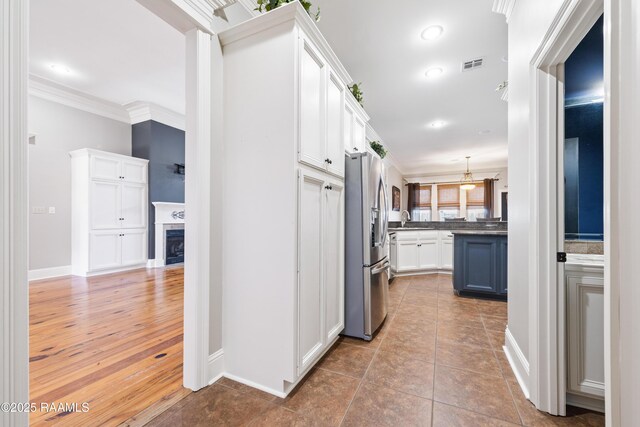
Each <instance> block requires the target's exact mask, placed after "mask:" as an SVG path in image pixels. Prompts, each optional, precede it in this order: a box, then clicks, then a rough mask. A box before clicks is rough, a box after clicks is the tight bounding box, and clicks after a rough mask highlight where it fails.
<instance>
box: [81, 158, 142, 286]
mask: <svg viewBox="0 0 640 427" xmlns="http://www.w3.org/2000/svg"><path fill="white" fill-rule="evenodd" d="M70 155H71V182H72V191H71V235H72V239H71V246H72V247H71V264H72V265H71V272H72V274H74V275H79V276H89V275H94V274H100V273H107V272H112V271H119V270H122V269H126V268H131V267H138V266H143V265H145V264H146V262H147V184H146V182H147V164H148V160H144V159H137V158H133V157H129V156H123V155H120V154H114V153H107V152H103V151H98V150H91V149H82V150H76V151H72V152H71V153H70Z"/></svg>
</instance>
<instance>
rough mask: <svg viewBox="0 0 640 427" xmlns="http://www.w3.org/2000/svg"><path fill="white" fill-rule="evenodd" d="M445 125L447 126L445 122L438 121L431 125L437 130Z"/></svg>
mask: <svg viewBox="0 0 640 427" xmlns="http://www.w3.org/2000/svg"><path fill="white" fill-rule="evenodd" d="M444 125H446V123H445V121H444V120H436V121H435V122H433V123H431V127H432V128H436V129H438V128H441V127H443V126H444Z"/></svg>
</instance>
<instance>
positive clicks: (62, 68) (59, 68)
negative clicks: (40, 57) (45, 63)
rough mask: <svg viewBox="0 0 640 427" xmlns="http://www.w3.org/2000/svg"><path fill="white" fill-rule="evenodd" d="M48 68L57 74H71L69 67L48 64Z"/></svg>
mask: <svg viewBox="0 0 640 427" xmlns="http://www.w3.org/2000/svg"><path fill="white" fill-rule="evenodd" d="M49 68H51V69H52V70H53V71H55V72H56V73H58V74H65V75H69V74H71V69H70V68H69V67H67V66H66V65H62V64H50V65H49Z"/></svg>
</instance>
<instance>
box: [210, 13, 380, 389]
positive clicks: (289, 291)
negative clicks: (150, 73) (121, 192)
mask: <svg viewBox="0 0 640 427" xmlns="http://www.w3.org/2000/svg"><path fill="white" fill-rule="evenodd" d="M219 38H220V41H221V44H222V46H223V58H224V60H223V63H224V146H225V148H224V161H223V162H222V163H223V164H224V168H225V170H224V179H223V201H222V204H223V206H224V208H223V221H224V222H225V229H224V233H223V247H224V264H223V265H224V268H223V273H222V274H223V345H224V352H225V356H224V357H225V370H226V375H227V376H229V377H231V378H233V379H236V380H238V381H241V382H243V383H245V384H249V385H252V386H254V387H257V388H260V389H262V390H265V391H268V392H271V393H274V394H277V395H281V396H284V395H285V394H287V393H288V392H289V391H290V390H291V389H292V388H293V386H294V385H295V384H296V382H297V381H298V380H299V379H301V378H302V376H303V375H304V374H305V373H306V372H308V371H309V369H310V368H311V367H312V366H313V365H314V364H315V363H316V362H317V361H318V359H319V358H320V357H321V356H322V354H324V353H325V351H326V350H328V349H329V348H330V347H331V345H332V344H333V343H334V342H335V340H336V339H337V338H338V334H339V333H340V332H341V331H342V330H343V328H344V163H345V150H346V149H348V151H352V149H353V146H354V145H353V138H354V136H353V135H354V134H353V132H352V131H351V126H352V123H351V122H350V123H349V129H345V117H348V113H349V112H352V111H353V110H352V109H347V106H346V105H345V97H351V96H352V95H351V94H350V93H349V92H348V89H347V84H348V83H350V82H351V78H350V77H349V75H348V74H347V72H346V70H345V69H344V67H343V66H342V65H341V64H340V62H339V61H338V59H337V57H336V56H335V54H334V53H333V51H332V50H331V48H330V47H329V45H328V43H327V42H326V40H325V39H324V38H323V37H322V35H321V34H320V32H319V31H318V29H317V27H316V26H315V23H313V21H312V20H311V19H310V18H309V16H308V15H307V14H306V12H305V11H304V9H303V8H302V7H301V6H300V4H299V3H298V2H293V3H291V4H288V5H285V6H282V7H280V8H278V9H276V10H274V11H272V12H269V13H268V14H265V15H261V16H259V17H257V18H254V19H252V20H250V21H247V22H245V23H243V24H240V25H238V26H236V27H234V28H231V29H229V30H226V31H224V32H222V33H220V34H219ZM367 119H368V118H367ZM354 120H355V119H354ZM359 120H360V121H363V120H362V119H359ZM356 138H359V136H358V135H356ZM362 140H363V141H364V134H363V135H362ZM346 144H348V145H349V146H348V147H347V146H346ZM359 148H360V147H359Z"/></svg>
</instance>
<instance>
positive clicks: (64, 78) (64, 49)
mask: <svg viewBox="0 0 640 427" xmlns="http://www.w3.org/2000/svg"><path fill="white" fill-rule="evenodd" d="M30 13H31V28H30V53H29V56H30V72H31V73H32V74H35V75H37V76H40V77H43V78H46V79H49V80H53V81H54V82H56V83H59V84H62V85H65V86H68V87H71V88H73V89H76V90H79V91H81V92H84V93H87V94H90V95H93V96H96V97H99V98H102V99H105V100H107V101H111V102H115V103H117V104H120V105H124V104H128V103H130V102H133V101H144V102H150V103H154V104H158V105H161V106H163V107H166V108H169V109H171V110H173V111H176V112H178V113H182V114H184V109H185V77H184V75H185V39H184V35H183V34H182V33H180V32H178V31H177V30H175V29H174V28H172V27H171V26H169V24H167V23H165V22H164V21H162V20H161V19H160V18H158V17H157V16H156V15H154V14H153V13H152V12H150V11H148V10H147V9H145V8H144V7H143V6H142V5H140V4H139V3H138V2H136V1H135V0H81V1H80V0H31V5H30ZM52 63H57V64H64V65H65V66H67V67H68V68H69V69H70V70H71V71H72V73H71V74H69V75H60V74H57V73H56V72H54V71H53V70H52V69H51V68H50V65H51V64H52Z"/></svg>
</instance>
